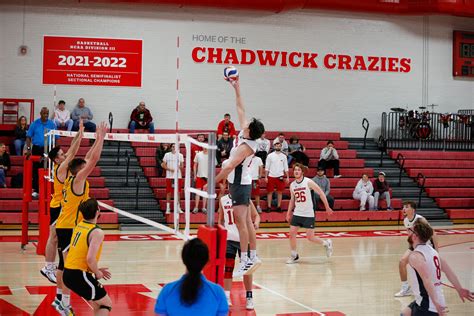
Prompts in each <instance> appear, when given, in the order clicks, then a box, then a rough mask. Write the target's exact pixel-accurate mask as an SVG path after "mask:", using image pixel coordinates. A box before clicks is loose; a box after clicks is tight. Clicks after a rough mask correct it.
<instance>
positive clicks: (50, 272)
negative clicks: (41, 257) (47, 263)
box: [40, 267, 56, 284]
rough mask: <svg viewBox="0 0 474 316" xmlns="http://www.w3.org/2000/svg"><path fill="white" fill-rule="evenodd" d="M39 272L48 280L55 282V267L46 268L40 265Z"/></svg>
mask: <svg viewBox="0 0 474 316" xmlns="http://www.w3.org/2000/svg"><path fill="white" fill-rule="evenodd" d="M40 273H41V274H42V275H43V276H44V277H45V278H46V279H48V281H49V282H51V283H54V284H56V271H55V269H48V268H46V267H42V268H41V270H40Z"/></svg>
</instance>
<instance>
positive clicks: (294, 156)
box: [288, 136, 309, 166]
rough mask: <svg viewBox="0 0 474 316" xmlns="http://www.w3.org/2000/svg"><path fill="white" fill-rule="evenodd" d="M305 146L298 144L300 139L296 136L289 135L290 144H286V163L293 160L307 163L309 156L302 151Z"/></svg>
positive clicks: (306, 164)
mask: <svg viewBox="0 0 474 316" xmlns="http://www.w3.org/2000/svg"><path fill="white" fill-rule="evenodd" d="M305 150H306V148H304V146H303V145H302V144H300V140H299V139H298V137H296V136H292V137H290V144H289V145H288V151H289V155H288V165H290V164H291V163H292V162H293V161H294V162H298V163H301V164H303V165H305V166H308V165H309V158H308V156H307V155H306V154H305V153H304V152H305Z"/></svg>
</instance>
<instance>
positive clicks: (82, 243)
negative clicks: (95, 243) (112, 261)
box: [64, 220, 102, 272]
mask: <svg viewBox="0 0 474 316" xmlns="http://www.w3.org/2000/svg"><path fill="white" fill-rule="evenodd" d="M96 228H97V229H100V227H99V226H98V225H96V224H92V223H89V222H87V221H85V220H83V221H82V222H80V223H79V224H77V226H76V228H74V232H73V233H72V238H71V244H70V246H69V252H68V255H67V258H66V263H65V265H64V267H65V268H66V269H73V270H82V271H86V272H92V271H91V270H90V269H89V266H88V265H87V252H88V251H89V235H90V233H91V232H92V231H93V230H94V229H96ZM101 253H102V244H100V247H99V251H98V252H97V255H96V259H97V261H99V259H100V254H101Z"/></svg>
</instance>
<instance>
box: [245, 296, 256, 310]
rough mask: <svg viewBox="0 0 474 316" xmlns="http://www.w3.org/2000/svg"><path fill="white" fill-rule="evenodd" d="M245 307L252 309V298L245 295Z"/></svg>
mask: <svg viewBox="0 0 474 316" xmlns="http://www.w3.org/2000/svg"><path fill="white" fill-rule="evenodd" d="M245 309H248V310H252V309H254V305H253V298H251V297H247V299H246V302H245Z"/></svg>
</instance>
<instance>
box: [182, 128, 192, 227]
mask: <svg viewBox="0 0 474 316" xmlns="http://www.w3.org/2000/svg"><path fill="white" fill-rule="evenodd" d="M188 137H190V136H187V137H186V142H185V143H184V146H185V148H186V174H185V177H184V187H185V188H186V190H184V203H185V204H184V211H185V214H184V217H185V219H186V220H185V222H186V224H185V227H184V234H185V235H186V236H189V226H190V225H189V223H190V221H191V192H190V191H189V188H190V187H191V163H192V162H191V143H190V142H189V141H188Z"/></svg>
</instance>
